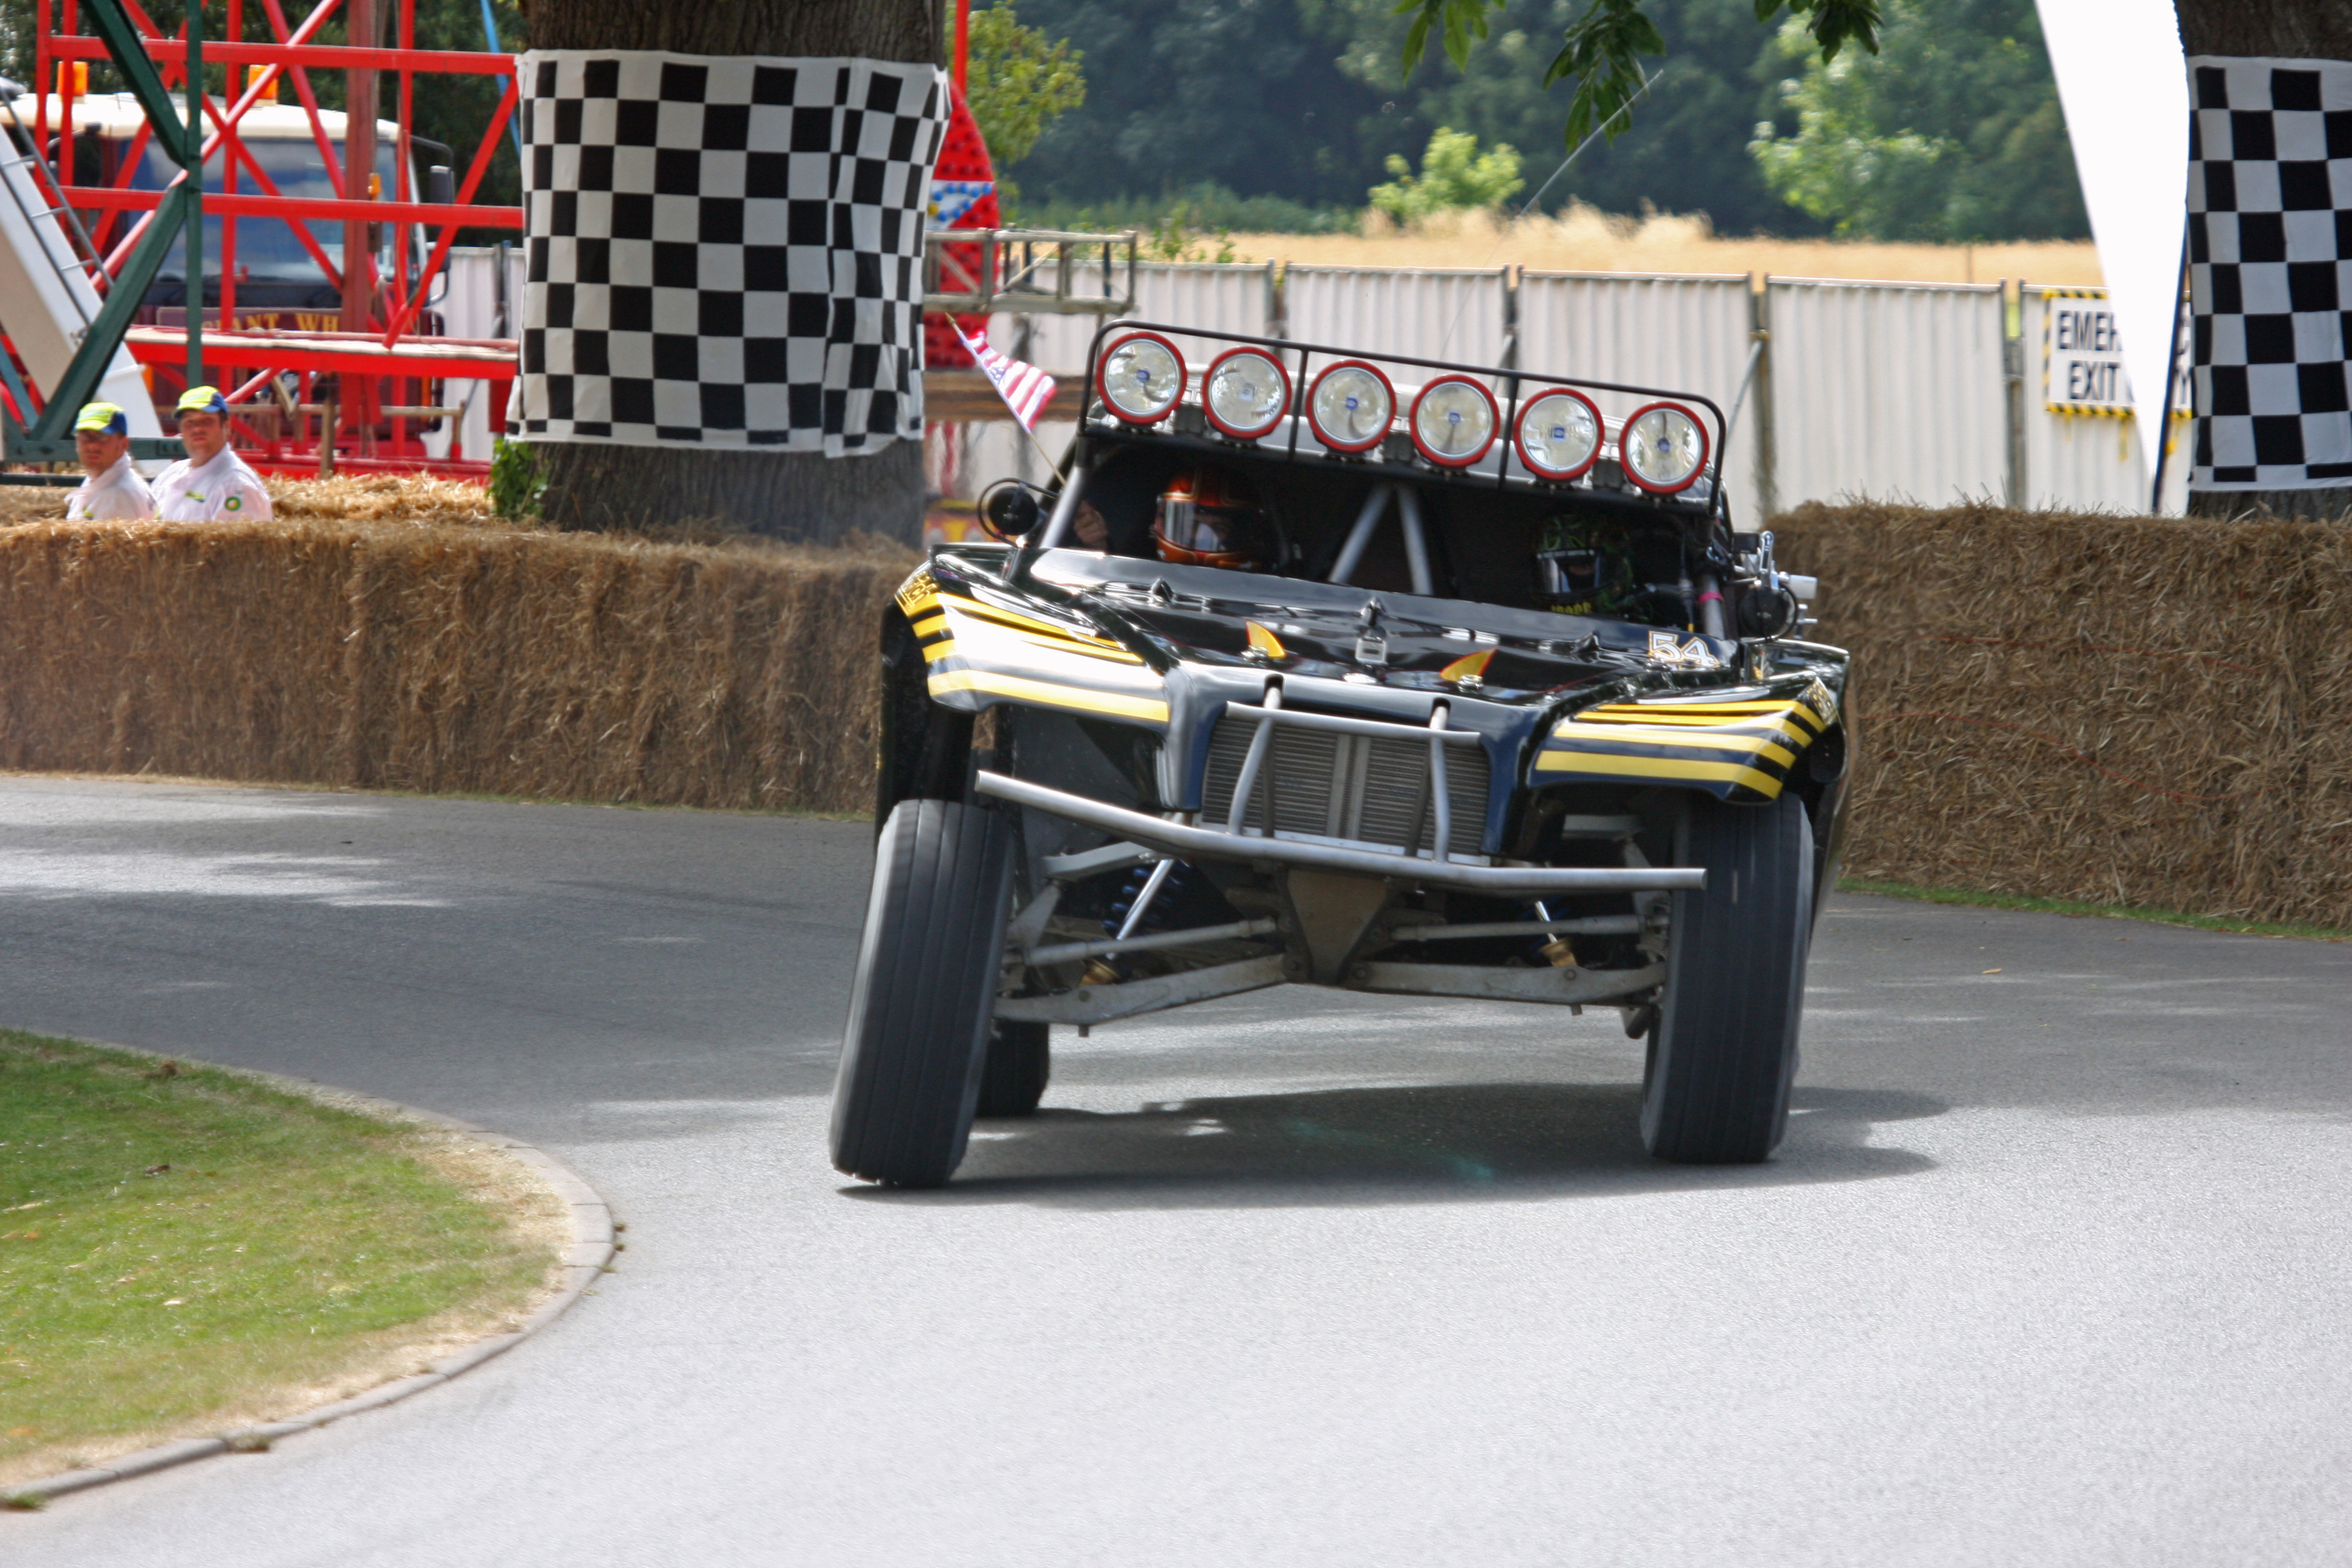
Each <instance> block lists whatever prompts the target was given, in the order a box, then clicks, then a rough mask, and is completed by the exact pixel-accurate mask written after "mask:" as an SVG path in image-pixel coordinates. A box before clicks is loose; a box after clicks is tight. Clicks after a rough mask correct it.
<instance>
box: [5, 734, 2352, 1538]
mask: <svg viewBox="0 0 2352 1568" xmlns="http://www.w3.org/2000/svg"><path fill="white" fill-rule="evenodd" d="M867 843H868V839H867V836H866V830H865V829H864V828H863V827H862V826H858V825H856V824H845V823H824V822H803V821H792V820H780V819H775V818H763V817H751V816H699V815H692V814H688V813H674V812H638V811H606V810H595V809H587V808H575V807H557V806H524V805H496V804H479V803H467V802H450V801H426V800H406V799H395V798H385V797H378V796H365V795H299V794H271V793H263V792H257V791H242V790H222V789H199V788H192V787H180V786H171V785H142V784H126V783H82V782H69V781H58V780H30V779H12V780H0V892H5V894H6V897H5V899H4V900H0V952H5V955H6V962H5V966H0V1022H5V1023H10V1024H15V1025H18V1026H26V1027H34V1028H39V1029H45V1030H50V1031H54V1032H59V1033H65V1034H72V1035H79V1036H84V1037H93V1038H100V1039H108V1040H115V1041H122V1042H128V1043H131V1044H136V1045H141V1046H145V1047H153V1048H157V1049H162V1050H168V1051H175V1052H183V1053H185V1054H188V1055H191V1056H197V1057H204V1058H211V1059H214V1060H218V1061H226V1062H236V1063H242V1064H246V1065H249V1066H254V1067H259V1068H270V1069H272V1070H276V1071H279V1072H289V1073H294V1074H299V1075H301V1076H305V1077H311V1078H316V1079H320V1080H321V1081H323V1082H328V1083H334V1084H340V1085H345V1086H348V1087H351V1088H354V1089H364V1090H367V1091H369V1092H372V1093H376V1094H382V1095H388V1096H391V1097H393V1098H394V1099H398V1100H406V1101H409V1102H412V1103H414V1104H417V1105H423V1106H429V1107H432V1108H434V1109H436V1110H444V1111H447V1112H451V1113H454V1114H456V1115H458V1116H462V1117H466V1118H468V1119H470V1120H473V1121H480V1122H484V1123H487V1124H489V1125H493V1126H496V1127H499V1128H501V1129H504V1130H508V1131H513V1132H515V1133H517V1134H519V1135H521V1136H523V1137H526V1138H529V1139H531V1140H533V1141H535V1142H539V1143H541V1144H542V1145H543V1146H545V1147H547V1148H549V1149H550V1150H551V1151H553V1152H557V1153H558V1154H560V1155H561V1156H562V1158H564V1159H566V1160H568V1161H570V1162H571V1163H572V1165H573V1166H574V1167H575V1168H576V1169H577V1170H578V1171H580V1172H581V1173H582V1174H583V1175H584V1176H586V1177H587V1179H588V1180H589V1181H591V1182H592V1183H593V1184H595V1185H596V1186H597V1187H599V1188H600V1189H601V1190H602V1191H603V1192H604V1194H605V1195H606V1196H607V1197H608V1198H610V1199H611V1200H612V1201H613V1203H614V1206H615V1208H616V1210H617V1212H618V1213H619V1215H621V1217H622V1218H624V1219H625V1220H626V1221H627V1223H628V1226H629V1229H628V1234H627V1240H628V1243H629V1249H628V1251H627V1252H626V1253H625V1255H624V1257H623V1258H622V1267H621V1268H620V1271H619V1272H618V1273H616V1274H614V1275H612V1276H610V1277H609V1278H608V1279H606V1280H605V1281H604V1284H603V1286H602V1287H601V1288H600V1289H599V1291H598V1293H597V1294H595V1295H593V1296H591V1297H588V1298H586V1299H584V1300H583V1301H582V1302H581V1304H580V1305H579V1306H578V1307H576V1308H574V1309H573V1310H572V1312H571V1313H570V1314H569V1315H568V1316H566V1317H565V1318H564V1319H562V1321H560V1322H559V1323H557V1324H556V1325H555V1326H554V1327H553V1328H552V1329H551V1331H548V1332H546V1333H544V1334H542V1335H541V1336H540V1337H538V1338H537V1339H535V1340H534V1341H532V1342H530V1343H528V1344H526V1345H525V1346H523V1347H522V1348H520V1349H519V1350H518V1351H516V1352H513V1353H511V1354H509V1355H508V1356H506V1357H504V1358H502V1359H500V1360H499V1361H496V1362H494V1363H490V1364H489V1365H488V1366H487V1367H485V1368H483V1369H482V1370H480V1371H478V1372H475V1373H469V1374H467V1376H466V1377H464V1378H463V1379H461V1380H459V1381H458V1382H457V1383H456V1384H451V1385H449V1386H447V1387H446V1388H443V1389H439V1390H436V1391H434V1392H432V1393H430V1394H425V1395H424V1396H421V1397H419V1398H416V1399H414V1400H411V1401H409V1402H407V1403H405V1404H404V1405H398V1406H396V1407H394V1408H392V1409H390V1410H387V1411H383V1412H381V1413H378V1414H374V1415H368V1416H365V1417H363V1418H361V1419H357V1420H353V1421H350V1422H347V1423H343V1424H341V1425H339V1426H334V1427H331V1428H329V1429H327V1430H326V1431H323V1432H320V1433H318V1434H315V1435H311V1436H304V1437H301V1438H299V1439H296V1440H293V1441H291V1442H289V1443H287V1444H286V1445H285V1446H283V1447H280V1448H279V1449H278V1451H277V1452H275V1453H273V1454H269V1455H266V1456H256V1457H252V1458H228V1459H217V1460H212V1461H208V1462H206V1463H204V1464H201V1465H196V1466H193V1467H189V1468H184V1469H181V1470H178V1471H173V1472H169V1473H166V1474H163V1475H161V1476H156V1477H152V1478H149V1479H143V1480H139V1481H135V1482H131V1483H129V1484H127V1485H121V1486H116V1487H112V1488H109V1489H104V1490H102V1491H100V1492H97V1493H92V1494H89V1495H87V1496H82V1497H77V1498H69V1499H66V1500H61V1501H59V1502H58V1504H56V1505H55V1506H54V1507H53V1508H51V1509H50V1510H48V1511H47V1512H46V1513H43V1514H37V1515H16V1516H5V1517H0V1562H6V1563H26V1564H36V1563H37V1564H40V1565H42V1568H70V1565H79V1564H93V1565H96V1564H103V1565H105V1568H147V1565H151V1564H152V1565H156V1568H163V1565H169V1568H211V1565H215V1564H218V1565H221V1568H269V1565H280V1564H285V1565H291V1564H319V1565H326V1564H333V1565H336V1568H354V1565H360V1564H370V1565H373V1564H400V1565H409V1564H432V1565H435V1568H441V1565H470V1564H486V1565H487V1564H499V1565H500V1568H516V1565H525V1568H533V1565H537V1564H541V1563H546V1564H604V1563H613V1564H653V1563H663V1564H667V1563H690V1564H695V1565H697V1568H704V1565H716V1564H732V1563H761V1564H766V1563H825V1564H858V1565H865V1564H900V1563H906V1564H916V1563H919V1564H926V1565H929V1564H939V1563H954V1564H958V1565H959V1568H961V1565H965V1564H987V1563H1021V1564H1024V1565H1035V1564H1062V1563H1116V1564H1120V1565H1122V1568H1128V1565H1140V1564H1156V1563H1184V1564H1202V1563H1215V1564H1230V1563H1344V1564H1366V1563H1415V1564H1419V1563H1476V1564H1481V1565H1484V1564H1495V1563H1542V1564H1560V1563H1642V1564H1644V1565H1656V1564H1679V1563H1690V1564H1707V1565H1710V1568H1717V1565H1722V1564H1741V1565H1750V1564H1777V1563H1803V1564H1808V1565H1818V1564H1840V1563H1857V1564H1863V1563H1866V1564H1871V1565H1873V1568H1884V1565H1886V1564H1895V1563H1937V1564H1945V1563H2000V1564H2011V1563H2033V1564H2036V1565H2037V1568H2039V1565H2047V1564H2063V1563H2118V1564H2126V1563H2127V1564H2133V1565H2136V1568H2138V1565H2147V1564H2162V1563H2196V1564H2208V1563H2231V1564H2232V1565H2251V1564H2258V1563H2293V1564H2312V1563H2340V1562H2344V1561H2346V1560H2347V1558H2352V1546H2347V1542H2352V1506H2347V1478H2352V1418H2347V1409H2352V1327H2347V1325H2348V1324H2352V1317H2347V1310H2346V1309H2347V1300H2352V1247H2347V1239H2352V1236H2347V1232H2352V1222H2347V1196H2352V1181H2347V1169H2352V1131H2347V1108H2352V1028H2347V1022H2346V1016H2347V1003H2352V949H2347V948H2346V947H2341V946H2335V945H2328V944H2321V943H2310V942H2281V941H2268V940H2263V939H2259V938H2247V937H2231V936H2220V935H2211V934H2207V933H2202V932H2196V931H2177V930H2170V929H2165V928H2159V927H2152V926H2147V925H2139V924H2130V923H2125V922H2119V921H2069V920H2063V919H2057V918H2052V917H2044V916H2033V915H2022V914H2009V913H1998V912H1990V911H1981V910H1951V909H1940V908H1931V907H1926V906H1919V905H1911V904H1904V903H1895V902H1887V901H1881V900H1867V899H1861V898H1854V897H1850V896H1841V897H1839V898H1837V899H1835V900H1832V903H1831V907H1830V912H1829V915H1828V918H1827V921H1826V925H1825V927H1824V931H1823V934H1822V941H1821V942H1820V945H1819V947H1818V949H1817V952H1816V957H1815V960H1814V968H1813V985H1812V988H1811V996H1810V1000H1809V1004H1808V1016H1807V1030H1806V1044H1805V1053H1806V1054H1805V1065H1804V1069H1803V1072H1802V1074H1801V1080H1800V1088H1799V1090H1798V1101H1797V1103H1798V1106H1799V1110H1798V1113H1797V1115H1796V1117H1795V1120H1794V1122H1793V1125H1792V1130H1791V1131H1790V1137H1789V1140H1788V1142H1787V1144H1786V1145H1785V1146H1784V1147H1783V1149H1782V1151H1781V1152H1780V1157H1779V1158H1778V1159H1777V1160H1776V1161H1775V1162H1774V1163H1771V1164H1770V1165H1769V1166H1764V1167H1759V1168H1752V1169H1745V1170H1732V1171H1724V1170H1688V1169H1675V1168H1669V1167H1665V1166H1661V1165H1658V1164H1655V1163H1652V1162H1650V1161H1649V1160H1648V1159H1647V1158H1646V1157H1645V1156H1644V1155H1643V1152H1642V1151H1641V1148H1640V1145H1639V1142H1638V1141H1637V1138H1636V1136H1635V1130H1634V1107H1635V1084H1636V1079H1637V1077H1638V1073H1639V1059H1638V1057H1637V1055H1636V1053H1635V1050H1634V1047H1633V1046H1632V1045H1631V1044H1630V1043H1629V1042H1627V1041H1626V1040H1624V1039H1623V1038H1622V1036H1621V1035H1620V1034H1619V1033H1618V1031H1617V1028H1616V1026H1615V1024H1614V1021H1613V1016H1593V1017H1586V1018H1582V1019H1571V1018H1569V1017H1565V1016H1559V1015H1557V1014H1555V1013H1553V1012H1551V1011H1549V1010H1543V1009H1538V1008H1510V1007H1504V1006H1499V1005H1498V1006H1484V1005H1445V1004H1434V1003H1431V1004H1422V1003H1415V1002H1410V1001H1397V1000H1393V999H1382V1000H1378V1001H1370V1000H1365V999H1360V998H1350V997H1344V996H1334V995H1330V994H1323V993H1315V992H1304V991H1280V992H1275V993H1270V994H1262V995H1260V996H1257V997H1255V998H1246V999H1239V1000H1235V1001H1232V1002H1227V1003H1223V1004H1215V1005H1210V1006H1207V1007H1202V1008H1200V1009H1195V1010H1192V1011H1190V1012H1183V1013H1178V1014H1174V1015H1171V1016H1164V1017H1161V1018H1159V1019H1155V1020H1147V1021H1138V1022H1135V1023H1131V1024H1127V1025H1121V1026H1113V1027H1110V1028H1107V1029H1104V1030H1101V1031H1098V1032H1097V1034H1096V1036H1095V1037H1094V1038H1092V1039H1091V1040H1087V1041H1083V1042H1081V1041H1076V1040H1065V1039H1059V1038H1057V1040H1056V1051H1057V1062H1056V1074H1055V1086H1054V1088H1053V1089H1051V1090H1050V1091H1049V1093H1048V1096H1047V1104H1048V1106H1049V1108H1050V1109H1049V1112H1048V1113H1047V1114H1045V1115H1044V1116H1042V1117H1040V1118H1039V1119H1038V1120H1037V1121H1034V1122H1033V1123H1025V1124H1013V1123H997V1124H994V1125H993V1126H991V1127H988V1128H987V1129H986V1130H984V1131H982V1134H981V1135H980V1136H979V1138H978V1139H977V1140H976V1142H975V1143H974V1146H973V1149H972V1153H971V1159H970V1161H969V1163H967V1164H966V1166H965V1168H964V1173H963V1176H962V1178H961V1180H960V1182H959V1183H958V1184H956V1185H955V1186H954V1187H953V1188H951V1189H950V1190H948V1191H945V1192H943V1193H937V1194H887V1193H883V1192H879V1191H876V1190H872V1189H866V1188H860V1187H856V1186H851V1185H847V1184H845V1183H844V1181H843V1180H842V1178H840V1177H838V1176H837V1175H835V1173H833V1172H832V1171H831V1170H830V1168H829V1167H828V1166H827V1164H826V1163H825V1159H824V1114H825V1109H826V1096H827V1094H828V1092H829V1089H830V1078H831V1068H832V1060H833V1055H834V1050H835V1038H836V1035H837V1031H838V1028H839V1025H840V1019H841V1014H842V1009H843V984H844V980H845V974H846V972H847V969H848V966H849V963H850V961H851V956H852V952H853V950H854V946H855V942H856V921H857V920H858V918H859V916H860V913H861V910H862V901H863V898H864V889H865V884H866V853H867Z"/></svg>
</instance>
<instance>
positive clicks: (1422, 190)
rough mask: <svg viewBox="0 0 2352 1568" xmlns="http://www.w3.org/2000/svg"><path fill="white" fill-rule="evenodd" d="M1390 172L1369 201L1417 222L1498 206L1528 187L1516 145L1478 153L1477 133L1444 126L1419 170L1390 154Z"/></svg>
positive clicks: (1407, 221) (1403, 219)
mask: <svg viewBox="0 0 2352 1568" xmlns="http://www.w3.org/2000/svg"><path fill="white" fill-rule="evenodd" d="M1389 173H1390V174H1393V175H1395V176H1396V177H1395V178H1394V179H1392V180H1391V181H1389V182H1388V183H1387V184H1379V185H1374V186H1373V187H1372V188H1371V192H1370V195H1371V201H1372V205H1373V206H1375V207H1377V208H1379V209H1380V210H1381V212H1384V213H1386V214H1388V215H1389V216H1391V217H1392V218H1394V219H1396V221H1397V222H1399V223H1401V224H1413V223H1418V222H1420V221H1421V220H1422V219H1423V218H1425V217H1427V216H1430V215H1431V214H1433V213H1439V212H1448V211H1456V210H1460V209H1463V208H1482V207H1498V206H1501V205H1503V204H1504V203H1505V202H1506V201H1507V200H1509V199H1510V198H1511V197H1512V196H1514V195H1517V194H1518V193H1519V191H1521V190H1522V189H1524V188H1525V187H1526V185H1527V182H1526V181H1525V180H1523V179H1521V178H1519V154H1518V150H1517V148H1514V147H1512V146H1510V145H1509V144H1507V143H1506V144H1504V145H1501V146H1497V147H1493V148H1489V149H1488V150H1487V151H1486V152H1484V153H1481V152H1479V151H1478V138H1477V137H1475V136H1474V135H1472V134H1471V133H1470V132H1467V131H1455V130H1453V129H1451V128H1449V127H1446V126H1443V125H1441V126H1439V127H1438V128H1437V130H1436V132H1435V133H1433V135H1432V136H1431V137H1430V139H1429V146H1428V149H1427V150H1426V151H1424V152H1423V153H1422V155H1421V173H1420V174H1414V173H1413V172H1412V164H1410V163H1406V162H1405V161H1404V159H1403V158H1402V157H1400V156H1398V155H1397V154H1396V153H1390V154H1389Z"/></svg>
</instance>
